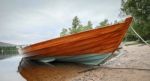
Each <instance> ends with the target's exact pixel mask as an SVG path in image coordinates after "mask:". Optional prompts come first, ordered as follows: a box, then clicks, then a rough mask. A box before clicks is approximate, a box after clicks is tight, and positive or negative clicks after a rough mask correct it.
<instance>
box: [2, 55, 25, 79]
mask: <svg viewBox="0 0 150 81" xmlns="http://www.w3.org/2000/svg"><path fill="white" fill-rule="evenodd" d="M21 58H22V57H21V56H19V55H18V56H13V57H10V58H6V59H2V60H0V81H26V80H25V79H24V78H22V76H21V75H20V74H19V73H18V72H17V70H18V65H19V62H20V60H21Z"/></svg>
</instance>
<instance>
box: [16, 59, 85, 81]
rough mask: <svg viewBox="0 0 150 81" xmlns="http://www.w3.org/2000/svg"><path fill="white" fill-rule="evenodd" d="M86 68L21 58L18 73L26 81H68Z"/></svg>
mask: <svg viewBox="0 0 150 81" xmlns="http://www.w3.org/2000/svg"><path fill="white" fill-rule="evenodd" d="M84 69H87V67H86V66H83V65H77V64H73V63H53V64H50V63H40V62H34V61H31V60H28V59H26V58H23V59H22V61H21V62H20V65H19V67H18V71H19V72H20V74H21V75H22V76H23V77H24V78H25V79H26V80H27V81H66V80H67V81H68V79H71V78H72V77H75V76H77V75H78V74H79V72H81V71H83V70H84Z"/></svg>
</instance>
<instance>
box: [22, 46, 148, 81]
mask: <svg viewBox="0 0 150 81" xmlns="http://www.w3.org/2000/svg"><path fill="white" fill-rule="evenodd" d="M123 50H124V51H125V53H124V54H123V55H120V56H117V57H115V58H113V59H111V60H109V61H108V62H106V63H105V64H103V65H102V66H101V67H98V68H96V69H93V70H89V71H86V70H87V69H89V68H90V67H87V66H82V65H77V64H73V63H68V64H63V63H60V64H59V63H58V64H55V66H51V65H50V66H47V65H45V66H35V65H34V64H30V63H26V64H25V65H22V66H21V67H20V68H21V70H20V73H21V75H22V76H23V77H24V78H25V79H27V80H28V81H150V47H148V46H146V45H140V44H138V45H130V46H123Z"/></svg>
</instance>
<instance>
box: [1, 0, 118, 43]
mask: <svg viewBox="0 0 150 81" xmlns="http://www.w3.org/2000/svg"><path fill="white" fill-rule="evenodd" d="M120 6H121V0H0V41H2V42H8V43H13V44H31V43H36V42H40V41H43V40H47V39H51V38H55V37H58V36H59V33H60V32H61V29H62V28H68V27H71V23H72V18H73V17H74V16H78V17H79V18H80V21H81V23H82V24H86V23H87V21H88V20H91V21H92V23H93V24H94V26H96V25H98V23H99V22H100V21H102V20H104V19H108V20H109V21H110V22H113V21H114V20H118V19H120V17H119V13H120Z"/></svg>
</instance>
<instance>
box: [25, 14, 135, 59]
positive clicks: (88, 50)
mask: <svg viewBox="0 0 150 81" xmlns="http://www.w3.org/2000/svg"><path fill="white" fill-rule="evenodd" d="M131 21H132V18H131V17H129V18H127V19H126V20H125V21H124V22H122V23H118V24H115V25H111V26H107V27H104V28H98V29H93V30H89V31H85V32H81V33H77V34H72V35H68V36H64V37H59V38H55V39H52V40H48V41H44V42H40V43H37V44H33V45H30V46H27V47H25V48H24V49H23V53H24V54H25V55H26V56H27V57H30V56H33V57H53V56H77V55H82V54H94V53H98V54H103V53H111V52H114V51H115V50H116V49H117V48H118V46H119V44H120V43H121V41H122V39H123V37H124V35H125V33H126V32H127V30H128V27H129V25H130V23H131Z"/></svg>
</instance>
